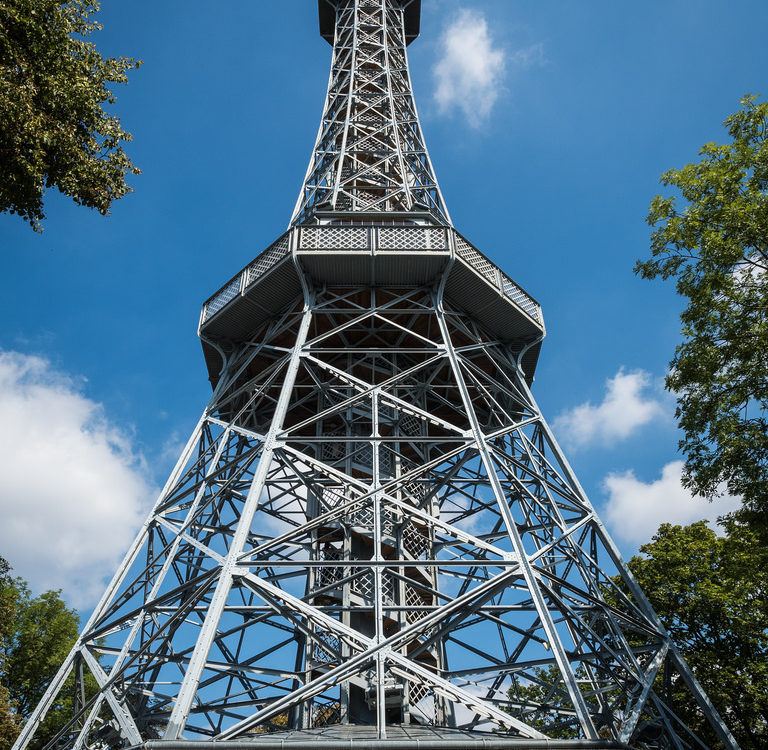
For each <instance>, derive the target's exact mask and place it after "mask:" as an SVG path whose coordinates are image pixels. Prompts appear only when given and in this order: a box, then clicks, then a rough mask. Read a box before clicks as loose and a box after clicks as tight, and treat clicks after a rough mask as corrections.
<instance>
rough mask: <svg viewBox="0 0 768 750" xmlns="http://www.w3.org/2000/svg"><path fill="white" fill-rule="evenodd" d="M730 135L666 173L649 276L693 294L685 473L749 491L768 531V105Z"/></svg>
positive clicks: (706, 488)
mask: <svg viewBox="0 0 768 750" xmlns="http://www.w3.org/2000/svg"><path fill="white" fill-rule="evenodd" d="M725 126H726V128H727V129H728V133H729V135H730V136H731V139H732V140H731V142H730V143H727V144H723V145H720V144H716V143H708V144H706V145H705V146H704V147H703V148H702V149H701V151H700V155H701V157H702V159H701V161H700V162H698V163H696V164H688V165H686V166H685V167H683V168H682V169H672V170H670V171H669V172H666V173H665V174H664V175H662V178H661V182H662V184H664V185H666V186H671V187H674V188H676V189H677V190H678V191H679V196H678V197H680V198H682V200H683V201H685V203H686V205H685V206H684V208H682V209H680V208H678V202H677V198H676V197H667V198H664V197H662V196H656V197H655V198H654V199H653V201H652V203H651V207H650V213H649V214H648V219H647V220H648V223H649V224H650V225H651V226H652V227H653V228H654V231H653V234H652V236H651V253H652V255H651V258H650V260H646V261H642V262H638V263H637V265H636V266H635V272H636V273H639V274H640V275H641V276H642V277H643V278H646V279H654V278H656V277H657V276H659V277H661V278H662V279H669V278H671V277H674V278H675V279H676V280H677V291H678V293H679V294H681V295H682V296H683V297H686V298H687V300H688V304H687V307H686V308H685V310H684V312H683V313H682V315H681V321H682V334H683V342H682V344H680V346H678V348H677V350H676V352H675V356H674V359H673V360H672V362H671V372H670V375H669V376H668V377H667V387H668V388H669V389H670V390H672V391H674V392H675V393H676V394H677V397H678V409H677V417H678V419H679V423H680V427H681V428H682V430H683V434H684V437H683V439H682V440H681V442H680V448H681V450H682V451H683V453H684V455H685V457H686V466H685V476H684V482H685V484H686V486H687V487H689V488H690V489H691V490H693V491H694V492H695V493H696V494H699V495H702V496H704V497H707V498H712V497H715V496H716V495H718V494H719V492H720V487H721V485H723V484H724V485H725V487H726V488H727V490H728V492H730V493H731V494H733V495H739V496H741V497H742V498H743V503H744V506H743V511H742V514H741V515H742V518H743V519H744V520H749V521H751V522H752V523H755V524H756V525H760V526H762V527H763V528H764V529H765V531H766V533H768V523H767V519H768V103H766V102H758V101H757V99H756V97H753V96H747V97H745V98H744V99H742V100H741V109H740V110H739V111H738V112H736V113H735V114H734V115H732V116H731V117H729V118H728V119H727V120H726V121H725Z"/></svg>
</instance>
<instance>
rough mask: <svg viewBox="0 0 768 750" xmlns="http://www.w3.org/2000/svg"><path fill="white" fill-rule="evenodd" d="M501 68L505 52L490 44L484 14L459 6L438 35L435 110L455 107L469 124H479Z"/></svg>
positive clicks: (495, 92)
mask: <svg viewBox="0 0 768 750" xmlns="http://www.w3.org/2000/svg"><path fill="white" fill-rule="evenodd" d="M505 69H506V60H505V53H504V51H503V50H502V49H501V48H499V47H496V46H494V42H493V40H492V39H491V36H490V34H489V32H488V22H487V21H486V20H485V16H483V14H482V13H478V12H477V11H472V10H466V9H463V10H460V11H459V13H458V15H457V16H456V17H455V18H454V20H453V21H452V22H451V23H450V25H449V26H448V28H447V29H446V30H445V31H444V32H443V35H442V37H441V38H440V57H439V59H438V61H437V63H436V64H435V66H434V68H433V73H434V76H435V84H436V88H435V95H434V96H435V101H436V102H437V106H438V109H439V111H440V112H441V113H442V114H448V113H450V112H452V111H453V110H455V109H458V110H459V111H461V112H462V113H463V115H464V116H465V117H466V119H467V122H468V123H469V124H470V125H471V126H472V127H475V128H477V127H480V125H482V124H483V122H485V121H486V120H487V119H488V117H489V115H490V113H491V109H492V108H493V105H494V104H495V103H496V100H497V99H498V97H499V91H500V90H501V88H502V86H503V82H504V72H505Z"/></svg>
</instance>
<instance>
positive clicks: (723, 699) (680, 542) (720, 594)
mask: <svg viewBox="0 0 768 750" xmlns="http://www.w3.org/2000/svg"><path fill="white" fill-rule="evenodd" d="M725 531H726V532H727V534H726V535H725V536H717V535H716V534H715V532H714V531H713V530H712V529H710V528H709V527H708V526H707V524H706V522H705V521H699V522H698V523H694V524H691V525H690V526H672V525H671V524H662V525H661V526H660V527H659V530H658V531H657V533H656V534H655V536H654V537H653V540H652V541H651V542H649V543H648V544H645V545H643V546H642V547H641V548H640V553H641V554H640V555H638V556H636V557H633V558H632V559H631V560H630V561H629V567H630V569H631V570H632V572H633V574H634V575H635V577H636V578H637V581H638V583H639V584H640V586H641V588H642V589H643V590H644V591H645V593H646V595H647V596H648V599H649V600H650V602H651V604H652V605H653V607H654V609H655V610H656V613H657V614H658V615H659V617H660V618H661V620H662V622H663V623H664V625H665V626H666V627H667V629H668V630H669V632H670V635H671V636H672V640H673V641H674V642H675V643H676V644H677V645H678V647H679V648H680V650H681V652H682V654H683V656H684V658H685V659H686V661H687V662H688V665H689V666H690V667H691V669H692V670H693V672H694V674H695V675H696V678H697V679H698V680H699V682H700V683H701V685H702V687H703V688H704V690H705V692H706V693H707V695H708V696H709V698H710V700H711V701H712V702H713V703H714V705H715V707H716V708H717V709H718V711H719V712H720V715H721V716H722V717H723V720H724V721H725V723H726V724H727V725H728V728H729V729H730V730H731V732H733V734H734V736H735V737H736V739H737V741H738V743H739V745H740V746H741V748H742V750H759V749H760V748H764V747H766V746H768V548H766V546H765V545H763V544H761V543H760V541H759V539H758V537H757V535H756V534H755V532H754V531H752V530H751V529H750V528H749V527H747V526H746V525H744V524H739V523H736V522H734V521H732V520H731V521H727V522H725ZM663 679H664V678H663V676H661V677H660V678H659V681H660V682H663ZM672 701H673V704H674V705H673V709H674V710H675V712H676V713H677V714H678V715H679V716H680V717H681V718H682V719H683V720H684V721H685V722H686V724H687V725H688V726H689V727H690V728H691V729H692V730H693V731H694V732H695V733H696V734H698V735H700V736H701V737H702V738H703V739H705V740H707V741H709V742H710V743H712V745H713V746H714V747H717V746H719V743H718V742H717V739H716V737H715V736H714V734H713V732H712V730H711V729H710V728H709V726H708V725H707V724H706V722H705V721H704V720H703V717H702V715H701V713H700V711H698V709H697V707H696V705H695V703H694V702H693V699H692V698H691V697H690V694H689V693H688V692H687V691H686V690H685V688H684V686H683V685H682V684H675V685H672Z"/></svg>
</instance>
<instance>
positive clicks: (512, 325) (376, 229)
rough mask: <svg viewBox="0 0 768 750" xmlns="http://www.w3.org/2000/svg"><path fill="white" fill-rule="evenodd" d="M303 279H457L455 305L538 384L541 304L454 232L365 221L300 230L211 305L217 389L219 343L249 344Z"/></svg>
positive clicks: (208, 349) (428, 282) (207, 332)
mask: <svg viewBox="0 0 768 750" xmlns="http://www.w3.org/2000/svg"><path fill="white" fill-rule="evenodd" d="M360 218H362V217H360ZM363 221H365V220H364V219H363ZM379 221H381V219H379ZM300 273H304V274H306V276H307V277H308V279H309V280H311V281H312V282H313V283H315V284H317V285H319V286H332V287H345V286H357V285H366V286H379V287H400V286H435V285H436V284H437V283H438V282H439V281H440V280H441V277H442V274H444V273H447V279H446V280H445V293H444V294H445V299H446V301H447V302H448V303H449V304H451V305H452V306H453V307H455V308H457V309H459V310H461V311H465V312H467V313H469V314H470V315H471V316H472V317H473V318H474V319H475V320H476V321H477V322H478V323H479V324H480V325H481V326H483V327H484V328H485V329H486V330H488V331H489V332H491V333H492V334H493V335H495V336H497V337H498V338H499V339H500V340H502V341H504V342H505V343H508V344H509V345H510V346H511V347H512V349H513V351H514V352H515V353H520V352H524V354H523V357H522V360H521V366H522V368H523V371H524V373H525V377H526V379H527V380H528V382H529V383H530V382H531V381H532V380H533V374H534V370H535V368H536V362H537V360H538V356H539V350H540V347H541V340H542V338H543V337H544V334H545V327H544V318H543V315H542V311H541V306H540V305H539V303H538V302H536V300H535V299H533V297H531V296H530V295H529V294H528V293H526V292H525V291H524V290H523V289H522V288H521V287H520V286H518V285H517V284H516V283H515V282H514V281H513V280H512V279H511V278H509V276H507V275H506V274H505V273H503V272H502V271H501V270H500V269H499V268H498V267H497V266H496V265H495V264H493V263H492V262H491V261H490V260H488V258H486V257H485V256H484V255H483V254H482V253H481V252H480V251H479V250H477V248H475V247H474V246H473V245H472V244H471V243H470V242H468V241H467V240H466V239H465V238H464V237H463V236H462V235H461V234H459V233H458V232H457V231H456V230H455V229H453V228H452V227H448V226H403V225H398V224H392V223H390V224H386V223H384V222H381V223H379V224H375V223H373V222H371V223H369V222H365V223H363V222H360V223H359V225H341V226H336V225H316V224H315V225H298V226H293V227H291V228H290V229H288V231H287V232H285V233H284V234H283V235H281V236H280V237H279V238H278V239H277V240H276V241H275V242H273V243H272V244H271V245H270V246H269V247H268V248H267V249H266V250H264V252H262V253H261V254H259V255H258V256H256V258H255V259H254V260H253V261H252V262H251V263H249V264H248V265H247V266H246V267H245V268H244V269H243V270H241V271H240V272H239V273H237V274H236V275H235V276H234V277H232V278H231V279H230V280H229V281H228V282H227V283H226V284H224V286H222V287H221V288H220V289H219V290H218V291H217V292H216V293H215V294H214V295H213V296H212V297H210V298H209V299H208V300H207V301H206V302H205V304H204V305H203V309H202V312H201V315H200V325H199V329H198V330H199V334H200V337H201V339H202V342H203V350H204V353H205V359H206V365H207V367H208V374H209V376H210V379H211V382H213V383H215V382H217V381H218V377H219V372H220V370H221V357H220V355H219V354H218V353H217V352H216V349H215V347H214V346H213V345H212V344H213V343H216V344H219V345H224V346H229V345H232V344H237V343H241V342H243V341H247V340H249V339H250V338H251V337H252V336H253V334H254V333H255V331H256V330H257V328H258V327H259V326H260V325H261V324H263V323H264V322H265V321H267V320H269V319H270V318H272V317H274V316H276V315H279V314H280V313H281V312H282V311H284V310H285V309H286V307H287V306H288V305H290V304H291V302H293V301H295V300H297V299H298V298H299V297H300V296H301V294H302V285H301V278H300Z"/></svg>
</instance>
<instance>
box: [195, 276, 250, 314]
mask: <svg viewBox="0 0 768 750" xmlns="http://www.w3.org/2000/svg"><path fill="white" fill-rule="evenodd" d="M241 282H242V274H240V275H238V276H237V277H236V278H234V279H232V281H230V282H229V283H228V284H227V285H226V286H225V287H223V288H222V289H220V290H219V291H218V292H217V293H216V294H215V295H214V296H213V297H211V299H210V300H208V302H206V303H205V308H204V310H203V320H204V321H205V320H208V319H209V318H210V317H212V316H214V315H215V314H216V313H217V312H219V310H221V309H222V308H224V307H225V306H226V305H228V304H229V303H230V302H231V301H232V300H233V299H234V298H235V297H237V295H238V294H240V285H241Z"/></svg>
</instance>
